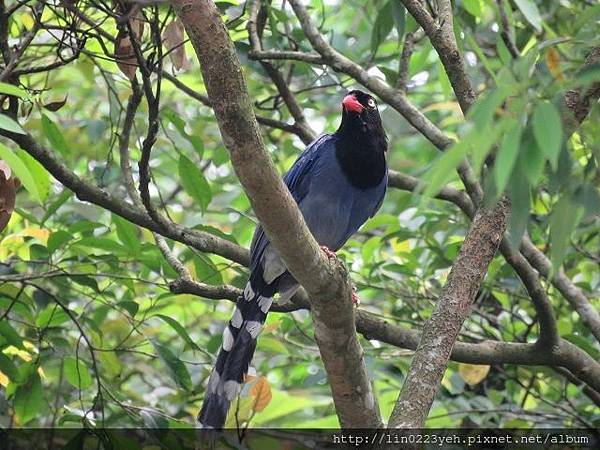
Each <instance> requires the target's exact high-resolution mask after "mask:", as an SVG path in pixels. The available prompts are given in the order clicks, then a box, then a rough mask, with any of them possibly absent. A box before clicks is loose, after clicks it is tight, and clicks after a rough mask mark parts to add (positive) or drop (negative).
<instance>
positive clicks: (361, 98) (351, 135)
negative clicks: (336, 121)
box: [337, 89, 387, 151]
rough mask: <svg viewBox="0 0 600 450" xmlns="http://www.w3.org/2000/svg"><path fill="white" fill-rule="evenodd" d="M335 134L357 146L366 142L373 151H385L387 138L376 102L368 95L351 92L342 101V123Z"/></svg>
mask: <svg viewBox="0 0 600 450" xmlns="http://www.w3.org/2000/svg"><path fill="white" fill-rule="evenodd" d="M337 134H338V135H339V136H341V137H343V138H344V139H345V140H348V141H355V142H356V143H357V144H361V143H363V142H365V141H366V142H368V143H369V144H370V145H369V147H371V146H373V147H374V148H372V149H373V150H379V151H385V150H386V149H387V136H386V135H385V131H384V129H383V125H382V123H381V117H380V116H379V110H378V109H377V101H376V100H375V99H374V98H373V97H372V96H371V95H369V94H367V93H365V92H362V91H359V90H357V89H356V90H353V91H350V92H348V94H347V95H346V96H345V97H344V99H343V100H342V123H341V124H340V127H339V128H338V130H337Z"/></svg>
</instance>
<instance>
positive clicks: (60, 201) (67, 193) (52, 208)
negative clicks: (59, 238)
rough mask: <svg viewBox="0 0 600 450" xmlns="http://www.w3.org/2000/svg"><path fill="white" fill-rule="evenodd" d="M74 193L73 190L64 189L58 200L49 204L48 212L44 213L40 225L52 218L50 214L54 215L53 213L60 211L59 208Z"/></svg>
mask: <svg viewBox="0 0 600 450" xmlns="http://www.w3.org/2000/svg"><path fill="white" fill-rule="evenodd" d="M72 195H73V192H71V191H70V190H68V189H64V190H63V191H62V192H61V193H60V194H59V195H58V197H57V198H56V200H54V201H53V202H52V203H50V205H48V209H47V210H46V214H44V217H42V221H41V223H40V225H43V224H44V223H45V222H46V220H48V219H49V218H50V216H52V214H54V213H55V212H56V211H58V208H60V207H61V206H62V205H64V204H65V202H66V201H67V200H68V199H69V198H71V196H72Z"/></svg>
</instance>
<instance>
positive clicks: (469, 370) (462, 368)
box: [458, 363, 490, 386]
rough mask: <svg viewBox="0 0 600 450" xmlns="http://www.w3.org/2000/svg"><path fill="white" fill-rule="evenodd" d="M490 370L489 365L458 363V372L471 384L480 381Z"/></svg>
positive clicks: (473, 384)
mask: <svg viewBox="0 0 600 450" xmlns="http://www.w3.org/2000/svg"><path fill="white" fill-rule="evenodd" d="M489 372H490V366H487V365H479V364H464V363H459V364H458V373H459V375H460V377H461V378H462V379H463V380H464V382H465V383H467V384H468V385H471V386H475V385H476V384H479V383H481V382H482V381H483V380H485V378H486V377H487V375H488V373H489Z"/></svg>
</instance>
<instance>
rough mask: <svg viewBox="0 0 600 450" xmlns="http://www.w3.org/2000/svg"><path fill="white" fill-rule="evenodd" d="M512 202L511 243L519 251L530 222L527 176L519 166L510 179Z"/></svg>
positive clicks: (509, 229)
mask: <svg viewBox="0 0 600 450" xmlns="http://www.w3.org/2000/svg"><path fill="white" fill-rule="evenodd" d="M508 192H509V195H510V200H511V207H512V210H511V214H510V221H509V223H508V232H509V242H510V244H511V246H512V248H513V249H516V250H518V249H519V246H520V243H521V238H522V237H523V233H525V230H526V229H527V223H528V222H529V203H530V195H531V194H530V191H529V183H528V182H527V176H526V175H525V174H524V173H523V167H522V165H520V164H517V167H516V170H514V171H513V173H512V176H511V178H510V183H509V189H508Z"/></svg>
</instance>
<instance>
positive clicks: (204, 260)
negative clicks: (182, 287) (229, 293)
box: [194, 254, 223, 285]
mask: <svg viewBox="0 0 600 450" xmlns="http://www.w3.org/2000/svg"><path fill="white" fill-rule="evenodd" d="M194 270H195V272H196V279H197V280H198V281H200V282H201V283H208V284H215V285H218V284H223V277H222V275H221V272H220V271H219V269H218V268H217V266H215V263H213V262H212V260H211V259H210V258H209V257H208V256H206V255H201V254H198V255H194Z"/></svg>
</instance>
